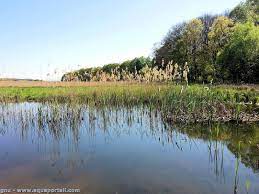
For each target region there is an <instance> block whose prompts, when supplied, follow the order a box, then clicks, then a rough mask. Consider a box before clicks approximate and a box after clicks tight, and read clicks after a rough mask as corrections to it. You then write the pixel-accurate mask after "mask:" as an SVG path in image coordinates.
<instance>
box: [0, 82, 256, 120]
mask: <svg viewBox="0 0 259 194" xmlns="http://www.w3.org/2000/svg"><path fill="white" fill-rule="evenodd" d="M244 96H245V98H244ZM258 96H259V95H258V91H256V90H251V89H246V90H238V89H235V88H231V87H229V88H226V87H224V88H219V87H204V86H202V85H191V86H188V87H186V86H184V87H183V86H181V85H173V84H139V83H128V84H126V83H123V84H118V83H117V84H107V85H106V84H100V85H96V86H91V87H81V86H78V87H8V88H7V87H2V88H0V102H2V103H3V102H24V101H33V102H51V103H72V104H73V103H74V104H88V105H93V106H95V107H98V106H115V107H124V106H125V107H133V106H149V107H150V108H152V109H156V110H158V111H161V112H163V113H164V114H165V115H166V117H165V119H168V120H173V121H175V120H181V121H190V120H192V121H199V120H213V119H214V118H215V117H222V118H223V117H225V118H226V117H229V119H234V120H239V119H240V115H241V113H242V112H249V113H251V114H252V113H254V112H255V111H256V110H257V108H258V104H257V102H258ZM230 117H231V118H230Z"/></svg>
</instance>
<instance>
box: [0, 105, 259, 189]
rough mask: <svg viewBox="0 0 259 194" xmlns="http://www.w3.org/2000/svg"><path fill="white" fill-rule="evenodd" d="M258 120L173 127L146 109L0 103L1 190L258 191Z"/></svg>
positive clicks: (155, 112) (157, 113)
mask: <svg viewBox="0 0 259 194" xmlns="http://www.w3.org/2000/svg"><path fill="white" fill-rule="evenodd" d="M258 145H259V126H258V125H235V124H225V125H223V124H213V125H186V126H184V125H181V126H179V125H174V124H169V123H166V122H164V121H163V119H162V117H161V115H160V113H159V112H157V111H154V110H152V109H149V108H146V107H133V108H132V107H131V108H126V107H117V108H114V107H113V108H112V107H106V108H101V107H99V108H97V107H88V106H86V105H68V104H59V105H58V104H56V105H54V104H40V103H18V104H0V183H1V187H2V188H63V187H64V188H80V190H81V193H89V194H90V193H93V194H97V193H98V194H105V193H107V194H110V193H111V194H116V193H117V194H127V193H129V194H131V193H136V194H138V193H139V194H142V193H143V194H146V193H149V194H150V193H151V194H153V193H154V194H158V193H161V194H162V193H163V194H166V193H170V194H186V193H188V194H203V193H204V194H205V193H211V194H223V193H224V194H225V193H240V194H241V193H250V194H256V193H257V194H258V193H259V171H258V169H259V149H258Z"/></svg>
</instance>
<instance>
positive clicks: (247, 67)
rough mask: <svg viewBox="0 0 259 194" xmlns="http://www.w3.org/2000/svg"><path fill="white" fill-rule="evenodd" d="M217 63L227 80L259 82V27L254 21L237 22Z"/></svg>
mask: <svg viewBox="0 0 259 194" xmlns="http://www.w3.org/2000/svg"><path fill="white" fill-rule="evenodd" d="M217 63H218V64H219V65H220V67H221V72H222V73H223V74H224V77H223V78H224V79H225V80H230V81H233V82H236V83H237V82H241V81H243V82H249V83H255V82H259V72H258V71H259V27H258V26H255V25H254V23H252V22H247V23H245V24H237V25H236V26H235V28H234V32H233V34H232V35H231V38H230V41H229V43H228V44H227V45H226V47H225V48H224V50H223V51H222V52H221V53H220V54H219V56H218V57H217Z"/></svg>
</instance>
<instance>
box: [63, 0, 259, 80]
mask: <svg viewBox="0 0 259 194" xmlns="http://www.w3.org/2000/svg"><path fill="white" fill-rule="evenodd" d="M186 63H187V64H188V68H189V73H188V78H189V81H190V82H195V83H212V82H217V83H242V82H243V83H258V82H259V0H247V1H245V2H241V3H240V4H239V5H238V6H236V7H235V8H234V9H232V10H231V11H229V12H226V13H224V14H221V15H209V14H207V15H203V16H201V17H198V18H194V19H192V20H190V21H188V22H182V23H179V24H177V25H174V26H173V27H172V28H171V29H170V30H169V32H168V33H167V35H166V36H165V37H164V38H163V40H162V41H161V43H160V44H159V46H156V47H155V48H154V52H153V57H152V58H149V57H148V58H145V57H140V58H135V59H133V60H128V61H125V62H123V63H120V64H118V63H115V64H108V65H104V66H103V67H97V68H87V69H81V70H78V71H75V72H70V73H67V74H65V75H63V77H62V80H63V81H71V80H79V81H92V80H93V81H100V80H101V78H100V77H101V76H100V75H104V74H105V76H106V77H107V76H109V75H112V74H114V73H115V71H116V76H117V77H116V79H118V80H124V79H125V77H127V76H125V74H128V75H130V77H131V79H137V78H138V79H139V77H138V76H137V75H141V74H142V75H143V69H147V68H150V71H156V70H157V71H160V74H161V75H162V77H163V76H164V75H165V71H166V70H168V68H169V65H170V67H172V74H174V71H177V72H179V73H180V72H181V71H182V74H183V69H184V66H185V65H186ZM173 64H174V65H173ZM175 67H177V68H178V69H175ZM163 72H164V73H163ZM151 74H154V72H153V73H151ZM123 75H124V76H123ZM161 75H160V76H161ZM171 78H173V77H171ZM171 78H170V79H171ZM108 81H109V79H108Z"/></svg>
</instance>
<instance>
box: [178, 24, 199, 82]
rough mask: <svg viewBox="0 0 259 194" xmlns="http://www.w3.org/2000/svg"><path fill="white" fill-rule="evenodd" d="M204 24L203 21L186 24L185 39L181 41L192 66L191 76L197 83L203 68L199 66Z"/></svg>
mask: <svg viewBox="0 0 259 194" xmlns="http://www.w3.org/2000/svg"><path fill="white" fill-rule="evenodd" d="M203 28H204V26H203V23H202V21H201V19H193V20H191V21H190V22H189V23H187V24H186V27H185V29H184V33H183V37H182V39H181V40H180V41H181V42H182V43H183V44H182V45H183V49H184V50H185V54H186V58H187V59H188V60H187V62H188V63H189V64H190V72H191V74H190V76H191V79H192V80H193V81H197V79H198V77H199V72H200V70H201V67H200V66H199V65H200V64H199V62H200V61H199V54H200V52H201V49H202V32H203Z"/></svg>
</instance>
